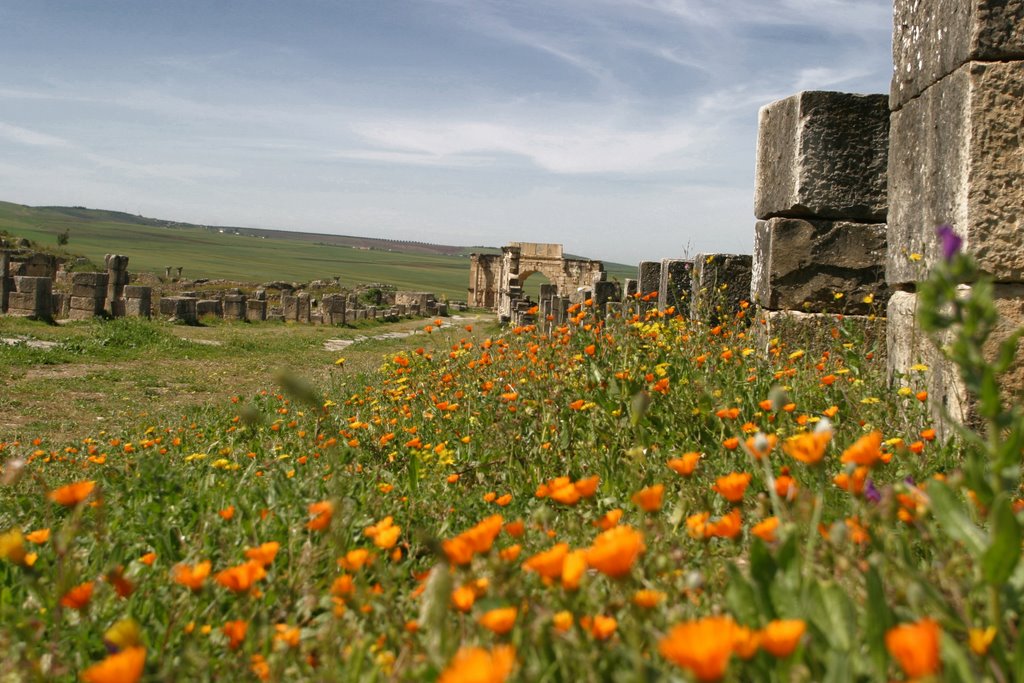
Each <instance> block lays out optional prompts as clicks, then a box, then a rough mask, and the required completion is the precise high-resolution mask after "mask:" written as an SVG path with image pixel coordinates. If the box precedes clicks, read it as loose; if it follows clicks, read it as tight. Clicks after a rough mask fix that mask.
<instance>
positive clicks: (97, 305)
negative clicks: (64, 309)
mask: <svg viewBox="0 0 1024 683" xmlns="http://www.w3.org/2000/svg"><path fill="white" fill-rule="evenodd" d="M68 307H69V308H70V309H71V310H74V311H88V312H89V315H90V316H92V315H101V314H102V313H103V299H102V298H96V297H92V296H72V297H71V301H70V302H69V303H68Z"/></svg>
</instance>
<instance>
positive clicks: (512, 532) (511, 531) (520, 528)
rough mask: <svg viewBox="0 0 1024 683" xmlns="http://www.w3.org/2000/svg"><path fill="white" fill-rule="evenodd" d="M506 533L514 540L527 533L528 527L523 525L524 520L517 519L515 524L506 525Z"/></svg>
mask: <svg viewBox="0 0 1024 683" xmlns="http://www.w3.org/2000/svg"><path fill="white" fill-rule="evenodd" d="M505 533H507V534H508V535H509V536H511V537H512V538H519V537H521V536H522V535H523V534H524V533H526V525H525V524H523V520H521V519H517V520H516V521H514V522H509V523H508V524H506V525H505Z"/></svg>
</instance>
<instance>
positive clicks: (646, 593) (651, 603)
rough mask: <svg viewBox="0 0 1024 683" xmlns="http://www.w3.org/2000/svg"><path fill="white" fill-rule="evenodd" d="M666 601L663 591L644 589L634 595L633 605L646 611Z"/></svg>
mask: <svg viewBox="0 0 1024 683" xmlns="http://www.w3.org/2000/svg"><path fill="white" fill-rule="evenodd" d="M664 599H665V594H664V593H662V592H661V591H655V590H649V589H643V590H638V591H637V592H635V593H633V604H634V605H636V606H637V607H643V608H644V609H650V608H652V607H657V606H658V604H659V603H660V602H661V601H662V600H664Z"/></svg>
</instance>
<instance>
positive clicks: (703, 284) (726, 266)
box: [690, 254, 752, 324]
mask: <svg viewBox="0 0 1024 683" xmlns="http://www.w3.org/2000/svg"><path fill="white" fill-rule="evenodd" d="M751 261H752V259H751V257H750V256H749V255H748V254H697V255H696V256H695V257H694V258H693V270H692V271H691V272H692V277H693V289H692V290H691V294H690V317H691V318H693V319H694V320H702V321H704V322H707V323H711V324H715V323H718V322H722V321H724V320H729V319H731V318H733V317H734V316H735V315H736V313H737V312H738V311H740V310H741V304H742V302H744V301H748V302H749V299H750V268H751Z"/></svg>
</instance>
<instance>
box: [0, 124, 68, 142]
mask: <svg viewBox="0 0 1024 683" xmlns="http://www.w3.org/2000/svg"><path fill="white" fill-rule="evenodd" d="M0 138H3V139H5V140H8V141H9V142H15V143H17V144H19V145H28V146H30V147H70V146H71V143H69V142H68V141H67V140H65V139H64V138H59V137H57V136H56V135H48V134H47V133H40V132H39V131H35V130H30V129H28V128H22V127H21V126H15V125H13V124H10V123H4V122H2V121H0Z"/></svg>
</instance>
